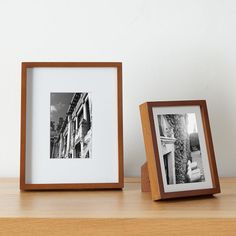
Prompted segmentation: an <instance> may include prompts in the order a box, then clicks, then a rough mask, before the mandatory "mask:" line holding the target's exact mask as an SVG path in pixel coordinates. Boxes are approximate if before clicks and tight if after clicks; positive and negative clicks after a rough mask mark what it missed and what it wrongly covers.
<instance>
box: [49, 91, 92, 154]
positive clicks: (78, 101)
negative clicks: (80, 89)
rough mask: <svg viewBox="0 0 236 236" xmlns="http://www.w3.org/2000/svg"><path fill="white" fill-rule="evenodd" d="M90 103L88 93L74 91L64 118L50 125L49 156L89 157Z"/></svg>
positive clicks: (90, 150) (90, 149) (90, 136)
mask: <svg viewBox="0 0 236 236" xmlns="http://www.w3.org/2000/svg"><path fill="white" fill-rule="evenodd" d="M91 110H92V104H91V97H90V94H89V93H75V94H74V95H73V97H72V100H71V102H70V105H69V107H68V110H67V113H66V117H65V119H63V118H59V122H58V125H57V128H56V129H55V127H52V125H51V147H50V148H51V151H50V154H51V155H50V157H51V158H91V155H92V153H91V152H92V113H91Z"/></svg>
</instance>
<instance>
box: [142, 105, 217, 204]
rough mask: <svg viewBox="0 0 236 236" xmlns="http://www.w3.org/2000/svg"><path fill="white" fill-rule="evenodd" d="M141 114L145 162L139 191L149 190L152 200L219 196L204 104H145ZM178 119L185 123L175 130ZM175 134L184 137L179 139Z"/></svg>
mask: <svg viewBox="0 0 236 236" xmlns="http://www.w3.org/2000/svg"><path fill="white" fill-rule="evenodd" d="M140 114H141V121H142V129H143V136H144V143H145V149H146V158H147V164H144V165H143V167H142V191H150V190H151V194H152V199H153V200H160V199H169V198H178V197H189V196H197V195H211V194H215V193H220V185H219V177H218V173H217V166H216V161H215V154H214V148H213V142H212V137H211V130H210V123H209V117H208V112H207V105H206V101H205V100H191V101H156V102H146V103H144V104H141V105H140ZM173 119H175V120H173ZM181 119H182V120H183V121H184V122H186V123H181V126H179V127H181V128H179V127H177V128H178V129H177V128H175V126H176V125H177V124H178V122H180V120H181ZM190 119H191V120H190ZM173 121H174V122H173ZM198 126H199V127H198ZM182 127H184V128H183V131H181V129H182ZM196 127H197V129H196ZM190 129H192V130H190ZM193 129H195V131H194V130H193ZM178 130H180V131H178ZM196 130H197V131H196ZM200 131H201V132H200ZM163 132H165V133H163ZM178 132H182V133H184V132H185V133H186V136H180V135H179V136H178ZM190 132H191V133H190ZM196 133H197V136H196ZM190 135H191V139H190ZM158 136H159V137H158ZM176 137H177V138H176ZM182 137H184V138H182ZM181 138H182V139H181ZM185 140H187V141H185ZM194 140H195V144H194V142H193V141H194ZM196 140H197V141H196ZM184 142H185V146H184V145H183V143H184ZM190 142H191V145H190ZM176 143H177V144H178V145H179V146H176V145H177V144H176ZM180 144H181V145H180ZM194 145H196V146H194ZM183 147H184V148H185V149H186V157H185V156H184V155H185V153H184V152H183ZM181 148H182V150H181V152H180V149H181ZM189 148H190V149H189ZM204 148H205V153H204ZM191 150H192V151H191ZM189 152H190V155H189ZM183 153H184V154H183ZM180 154H181V155H182V156H181V155H180ZM168 155H169V156H170V155H171V158H172V159H171V160H170V157H168ZM180 157H181V158H182V159H181V158H180ZM177 158H178V160H177ZM186 158H187V159H186ZM194 158H195V159H194ZM165 159H166V160H165ZM190 159H192V160H190ZM179 160H180V161H179ZM194 160H196V161H194ZM177 161H178V162H177ZM179 163H181V164H179ZM207 163H208V164H207ZM200 164H201V165H202V166H201V165H200ZM203 164H204V165H203ZM182 166H184V167H183V168H180V167H182ZM199 166H200V167H199ZM207 166H208V167H209V168H207ZM171 168H172V169H171ZM177 168H178V171H177ZM194 168H195V169H194ZM207 170H208V171H209V173H207ZM169 172H170V173H169ZM176 172H178V175H179V176H178V181H180V184H179V183H178V182H177V180H176V178H177V173H176ZM181 173H183V175H180V174H181ZM180 177H181V178H182V179H181V178H180ZM149 181H150V182H149ZM181 181H182V182H181ZM207 181H208V183H207ZM181 183H182V184H181ZM149 185H150V186H149ZM201 186H203V187H202V188H201ZM209 186H210V187H209Z"/></svg>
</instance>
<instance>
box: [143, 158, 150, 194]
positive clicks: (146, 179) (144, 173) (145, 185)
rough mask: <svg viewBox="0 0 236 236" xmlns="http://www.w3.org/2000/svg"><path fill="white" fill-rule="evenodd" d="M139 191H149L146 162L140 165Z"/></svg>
mask: <svg viewBox="0 0 236 236" xmlns="http://www.w3.org/2000/svg"><path fill="white" fill-rule="evenodd" d="M141 191H142V192H151V187H150V179H149V173H148V166H147V162H145V163H144V164H143V165H142V166H141Z"/></svg>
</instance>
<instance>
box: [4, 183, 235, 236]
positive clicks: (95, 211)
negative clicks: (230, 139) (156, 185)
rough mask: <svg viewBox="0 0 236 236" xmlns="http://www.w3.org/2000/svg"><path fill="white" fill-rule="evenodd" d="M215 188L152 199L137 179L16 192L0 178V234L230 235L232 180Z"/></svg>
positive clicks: (233, 195) (233, 190)
mask: <svg viewBox="0 0 236 236" xmlns="http://www.w3.org/2000/svg"><path fill="white" fill-rule="evenodd" d="M221 189H222V193H221V194H218V195H215V196H214V197H212V196H211V197H192V198H185V199H178V200H176V199H175V200H167V201H158V202H154V201H152V200H151V195H150V193H142V192H141V191H140V180H139V179H137V178H135V179H134V178H128V179H126V184H125V188H124V190H123V191H121V190H117V191H112V190H108V191H107V190H106V191H34V192H31V191H30V192H21V191H20V190H19V186H18V180H17V179H0V235H2V234H1V233H6V232H7V233H8V234H7V235H11V233H12V235H14V233H15V234H17V235H21V234H22V235H25V232H26V231H25V230H29V231H27V232H31V233H32V232H38V233H39V232H40V233H42V232H44V233H50V235H54V234H53V233H55V235H64V233H65V234H66V233H68V232H70V233H71V234H73V233H75V232H77V233H78V232H80V233H83V235H91V234H94V231H93V230H95V231H96V235H100V234H101V235H110V234H111V233H112V234H113V235H121V234H123V235H134V234H135V235H152V234H153V233H160V232H161V233H162V235H170V233H171V235H179V233H189V232H191V234H190V233H189V234H188V235H199V233H200V232H201V235H205V233H206V235H207V233H208V235H209V232H217V233H219V232H222V235H223V233H225V235H230V234H231V233H232V235H236V233H235V232H236V178H221ZM104 227H105V229H104ZM39 229H40V230H39ZM38 230H39V231H38ZM209 230H210V231H209ZM165 233H166V234H165ZM233 233H235V234H233ZM212 235H213V234H212ZM220 235H221V234H220Z"/></svg>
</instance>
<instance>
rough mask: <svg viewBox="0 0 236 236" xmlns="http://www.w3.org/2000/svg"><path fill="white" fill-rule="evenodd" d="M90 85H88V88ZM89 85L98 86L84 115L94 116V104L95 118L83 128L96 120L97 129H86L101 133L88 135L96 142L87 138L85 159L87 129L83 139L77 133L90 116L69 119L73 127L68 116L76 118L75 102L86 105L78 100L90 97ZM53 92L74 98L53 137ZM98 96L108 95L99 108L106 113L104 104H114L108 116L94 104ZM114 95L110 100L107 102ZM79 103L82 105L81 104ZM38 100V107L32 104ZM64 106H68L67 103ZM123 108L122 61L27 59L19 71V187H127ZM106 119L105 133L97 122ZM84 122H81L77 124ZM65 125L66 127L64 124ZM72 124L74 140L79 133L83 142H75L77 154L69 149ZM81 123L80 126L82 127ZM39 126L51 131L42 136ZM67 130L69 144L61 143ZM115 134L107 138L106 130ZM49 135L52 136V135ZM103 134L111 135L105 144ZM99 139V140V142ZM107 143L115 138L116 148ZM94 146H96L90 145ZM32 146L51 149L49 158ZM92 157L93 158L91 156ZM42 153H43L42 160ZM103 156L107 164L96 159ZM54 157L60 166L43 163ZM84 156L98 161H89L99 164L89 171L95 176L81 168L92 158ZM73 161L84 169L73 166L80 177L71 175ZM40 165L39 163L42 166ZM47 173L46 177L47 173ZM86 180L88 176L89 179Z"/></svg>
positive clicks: (43, 188) (112, 144)
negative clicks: (102, 115)
mask: <svg viewBox="0 0 236 236" xmlns="http://www.w3.org/2000/svg"><path fill="white" fill-rule="evenodd" d="M67 72H68V73H67ZM66 73H67V74H66ZM40 76H41V77H40ZM63 76H64V77H63ZM96 77H97V78H96ZM41 78H42V80H41ZM57 78H58V80H57ZM77 78H78V79H79V81H80V82H78V81H77ZM103 78H104V79H103ZM43 81H44V82H43ZM55 81H56V82H55ZM57 81H58V82H57ZM83 81H84V82H83ZM72 82H73V83H75V85H74V84H73V85H70V84H69V83H72ZM53 83H54V84H55V86H57V89H54V87H53V86H54V85H53ZM78 83H79V84H78ZM83 83H84V84H85V85H84V84H83ZM80 85H82V87H80ZM37 86H38V87H37ZM40 86H41V87H40ZM50 86H51V90H52V91H49V90H50V88H49V87H50ZM86 86H87V87H86ZM99 86H100V87H99ZM109 86H110V87H109ZM58 88H59V90H58ZM66 88H69V89H68V90H66ZM71 88H72V89H71ZM80 88H83V91H80ZM97 88H98V89H100V90H101V92H100V91H96V89H97ZM40 89H41V92H39V90H40ZM60 89H61V90H60ZM86 89H87V90H88V93H87V90H86ZM90 90H91V91H95V92H94V94H92V96H94V97H93V100H92V105H90V104H89V102H86V105H87V108H88V109H87V113H86V116H87V119H89V118H88V114H89V117H90V115H91V111H90V108H91V107H92V106H93V108H94V113H92V114H93V116H92V115H91V117H92V118H93V123H92V121H91V120H89V121H87V123H86V124H87V126H86V125H84V127H88V125H89V127H90V126H91V123H92V124H93V125H94V126H93V127H92V128H93V130H92V128H86V129H87V134H88V133H89V132H90V130H92V131H93V132H96V131H97V133H99V135H98V134H97V136H96V135H95V134H94V133H92V135H91V136H89V138H87V139H89V140H90V139H92V142H93V143H92V144H91V142H90V141H88V140H87V143H85V141H83V142H84V143H83V145H84V146H83V148H84V152H83V153H84V156H83V157H85V158H88V159H87V160H86V159H85V158H84V159H82V158H81V155H82V154H81V153H82V151H81V150H82V149H81V145H82V141H81V140H82V138H83V139H85V138H86V137H85V134H83V135H84V137H82V138H81V137H79V135H82V133H83V132H84V131H83V129H84V130H85V128H81V127H82V123H83V122H85V121H86V120H85V118H84V116H85V111H83V112H84V113H83V114H84V115H83V118H82V120H80V121H79V122H80V123H79V122H78V121H77V123H76V122H74V123H71V124H74V126H72V125H70V127H69V124H70V123H69V122H73V121H69V119H71V120H72V118H73V117H72V116H73V114H74V113H75V109H77V107H79V106H81V107H82V105H81V104H82V102H83V106H85V105H84V104H85V101H82V100H81V101H80V99H82V97H83V98H84V97H86V96H88V94H90V92H91V91H90ZM110 90H112V91H110ZM45 91H46V92H45ZM52 92H53V93H52ZM61 92H63V93H61ZM67 92H70V93H73V94H72V95H71V94H70V93H67ZM85 92H86V93H85ZM57 93H58V94H57ZM104 94H105V95H104ZM111 94H114V95H113V96H114V97H111V96H112V95H111ZM54 95H55V96H54ZM103 95H104V96H103ZM40 96H41V97H40ZM53 96H54V97H56V98H58V99H59V98H61V97H63V96H64V97H65V98H68V97H69V96H71V97H72V100H71V101H70V103H68V107H69V108H68V110H67V112H66V114H65V118H64V120H63V119H61V121H62V122H61V123H60V126H59V124H58V126H57V128H58V130H57V132H58V134H57V136H56V135H54V136H52V130H53V132H54V131H55V130H56V129H55V128H54V126H53V124H54V123H53V122H52V121H51V119H52V118H51V114H52V112H53V111H54V110H53V109H52V107H53V106H52V98H54V97H53ZM59 96H61V97H59ZM109 96H110V97H109ZM109 98H110V99H109ZM45 99H46V100H45ZM50 99H51V100H50ZM84 99H85V98H84ZM99 99H101V103H102V104H104V100H105V99H107V100H108V102H107V103H106V104H105V106H104V108H103V107H101V112H105V111H106V110H105V109H106V108H107V109H109V108H110V107H111V108H112V109H113V110H112V111H111V112H109V113H106V114H107V115H106V117H105V118H103V117H100V115H99V114H100V113H99V112H98V110H99V109H100V108H96V107H95V106H96V104H98V102H99ZM87 100H88V98H87ZM87 100H86V101H87ZM110 100H111V102H109V101H110ZM45 101H46V102H45ZM75 101H76V102H77V103H76V102H75ZM37 102H38V103H37ZM49 102H50V104H49ZM80 102H81V104H79V103H80ZM93 102H94V103H93ZM36 103H37V105H38V106H33V105H32V104H36ZM95 103H96V104H95ZM42 104H46V106H49V105H50V109H49V107H47V108H45V105H42ZM58 104H59V103H58ZM78 104H79V105H78ZM64 105H65V104H64ZM38 109H39V110H40V109H41V110H42V109H43V110H44V111H46V113H47V114H46V115H45V114H42V113H43V112H41V113H40V112H39V111H38ZM63 109H64V110H65V108H63ZM73 109H74V110H73ZM79 109H81V110H82V108H78V110H79ZM91 109H92V108H91ZM122 109H123V108H122V63H121V62H23V63H22V75H21V142H20V189H21V190H66V189H72V190H75V189H122V188H123V186H124V174H123V118H122V117H123V115H122ZM49 110H50V111H49ZM88 111H89V112H88ZM60 112H62V111H60ZM72 112H74V113H72ZM49 113H50V124H49V117H48V116H49ZM36 114H37V116H42V117H41V119H40V120H39V118H37V117H36ZM58 114H59V112H58ZM58 114H57V115H58ZM76 115H77V114H76ZM69 117H70V118H69ZM77 118H78V117H76V118H75V119H77ZM102 118H103V119H104V122H105V123H106V125H107V127H108V129H104V136H103V134H101V133H102V132H101V129H99V127H100V126H99V125H98V124H99V121H101V119H102ZM37 119H38V120H37ZM96 119H98V120H99V119H100V120H99V121H96ZM45 120H46V123H45V122H44V121H45ZM38 121H40V122H38ZM89 122H90V123H89ZM96 122H97V123H96ZM43 124H44V126H43ZM47 124H48V126H47ZM64 124H65V125H64ZM80 124H81V126H79V125H80ZM63 125H64V127H66V128H62V126H63ZM95 125H96V128H95ZM41 126H42V127H41ZM45 126H47V127H45ZM77 126H78V127H77ZM72 127H74V131H73V132H74V133H73V135H74V136H73V138H74V143H75V137H76V135H78V138H77V139H78V140H80V143H79V141H78V143H79V145H78V144H76V145H78V147H77V149H78V150H77V154H76V151H75V150H74V149H73V150H71V149H72V148H71V145H72V143H73V141H72V134H71V133H72V131H69V130H72ZM59 128H60V129H59ZM80 128H81V130H82V131H79V129H80ZM63 129H64V130H63ZM76 129H78V130H76ZM34 130H35V131H34ZM41 130H45V131H44V133H46V134H48V135H43V134H44V133H41V132H42V131H41ZM47 130H49V131H47ZM65 130H66V132H67V134H66V139H63V138H64V137H62V140H64V143H65V144H64V146H63V145H61V146H60V142H62V140H61V138H60V137H61V136H62V132H65ZM94 130H95V131H94ZM99 130H100V131H99ZM92 131H91V132H92ZM47 132H48V133H47ZM60 132H61V133H60ZM69 132H70V135H69ZM76 132H77V133H78V134H77V133H76ZM79 132H80V133H79ZM87 134H86V135H87ZM111 134H112V137H111V138H110V139H111V141H109V139H107V137H106V135H108V136H109V135H111ZM113 134H114V135H113ZM37 135H38V136H40V135H41V136H40V138H39V139H37V141H39V143H44V140H43V139H47V140H50V145H49V144H48V145H47V144H46V145H41V146H39V144H38V143H36V142H35V141H32V140H33V139H34V138H35V137H36V138H37V137H38V136H37ZM48 136H49V137H50V139H49V137H48ZM113 136H114V137H113ZM69 137H70V138H69ZM102 138H104V140H107V141H106V142H104V143H102V141H99V140H102ZM55 140H57V141H55ZM112 140H113V141H112ZM27 142H28V143H27ZM89 142H90V143H89ZM95 142H97V144H96V143H95ZM99 142H100V143H99ZM109 142H112V143H111V146H112V147H107V145H109ZM29 143H30V144H29ZM93 144H94V146H96V148H95V147H94V149H92V147H93V146H92V145H93ZM99 144H100V145H99ZM73 145H74V144H73ZM98 145H99V146H102V145H103V148H104V150H105V151H104V156H102V155H101V152H102V148H101V150H100V149H99V148H98ZM49 146H50V147H49ZM58 146H59V148H58ZM68 146H70V148H68ZM88 146H89V148H88ZM90 146H92V147H91V148H90ZM56 148H57V152H56V151H55V150H56ZM63 148H64V149H63ZM86 148H87V149H86ZM106 148H107V149H106ZM29 149H30V150H29ZM31 149H33V150H37V151H38V152H40V153H41V151H42V150H44V149H47V151H44V153H46V154H47V155H46V156H47V157H45V156H44V155H42V156H38V155H39V154H37V155H35V156H37V158H36V157H35V156H34V155H33V154H32V153H36V151H32V150H31ZM85 149H86V150H85ZM108 149H109V150H108ZM49 150H50V154H49ZM52 150H53V151H52ZM91 150H92V151H91ZM95 152H97V153H100V154H96V153H95ZM52 153H54V154H52ZM62 153H64V154H62ZM73 153H75V154H74V157H73V158H72V156H73V155H72V154H73ZM85 153H86V155H85ZM91 153H92V154H91ZM31 154H32V155H31ZM59 155H61V156H59ZM76 155H77V156H76ZM99 155H100V156H99ZM94 156H95V157H94ZM34 157H35V159H34ZM49 157H50V158H49ZM89 157H91V159H90V158H89ZM40 158H42V161H41V159H40ZM51 158H52V159H51ZM53 158H55V159H53ZM69 158H70V159H71V161H73V164H72V163H70V164H69V161H70V160H69ZM79 158H80V160H79ZM99 158H101V160H100V162H101V163H104V164H103V165H102V164H101V163H99V162H98V159H99ZM102 158H103V159H102ZM62 159H63V160H62ZM53 161H55V163H57V167H58V170H57V169H56V168H55V169H56V170H55V169H54V168H52V167H47V165H45V164H44V163H43V162H45V163H46V162H47V163H51V164H52V163H53ZM60 161H64V163H63V164H62V163H60ZM66 161H67V162H66ZM77 161H81V166H83V165H84V166H85V167H83V168H82V167H80V166H79V165H78V162H77ZM82 161H83V162H82ZM86 161H90V163H93V162H94V163H95V162H96V164H91V166H92V165H95V166H93V168H92V167H91V168H90V169H89V171H90V172H91V175H89V173H86V171H83V169H84V168H86V165H87V166H89V164H88V163H87V164H86ZM40 163H41V164H40ZM42 163H43V164H42ZM66 163H68V164H66ZM109 163H110V164H109ZM51 164H50V165H51ZM52 165H53V164H52ZM67 165H68V166H67ZM75 165H77V166H79V168H80V169H81V170H80V173H83V175H84V176H85V177H80V176H79V174H78V173H77V171H74V174H75V175H78V176H77V177H78V178H77V177H75V179H74V177H73V174H71V173H70V172H72V171H73V170H72V169H73V168H74V166H75ZM104 165H105V167H104ZM106 165H107V166H106ZM110 165H111V167H110ZM37 166H38V167H37ZM37 168H39V169H40V170H39V169H37ZM60 168H61V169H60ZM62 168H65V169H62ZM87 168H88V167H87ZM99 168H100V169H101V172H103V173H101V172H99ZM110 169H111V170H110ZM62 170H63V171H62ZM64 170H65V171H64ZM70 170H71V171H70ZM104 170H105V171H104ZM44 172H45V176H44ZM55 172H57V173H55ZM65 172H67V173H65ZM94 172H95V173H94ZM105 172H106V173H105ZM66 174H68V175H70V177H68V178H67V175H66ZM46 175H47V176H48V177H46ZM60 175H63V176H64V178H65V179H66V180H65V181H64V179H63V176H60ZM81 175H82V174H81ZM96 175H97V176H98V177H97V178H98V180H97V179H96ZM47 178H48V179H49V181H47ZM80 178H81V179H82V180H79V181H78V182H77V179H80ZM58 179H59V181H58ZM68 179H69V181H68ZM70 179H72V181H71V182H70ZM86 179H88V181H87V180H86ZM61 180H62V181H61ZM103 180H104V181H103Z"/></svg>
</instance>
